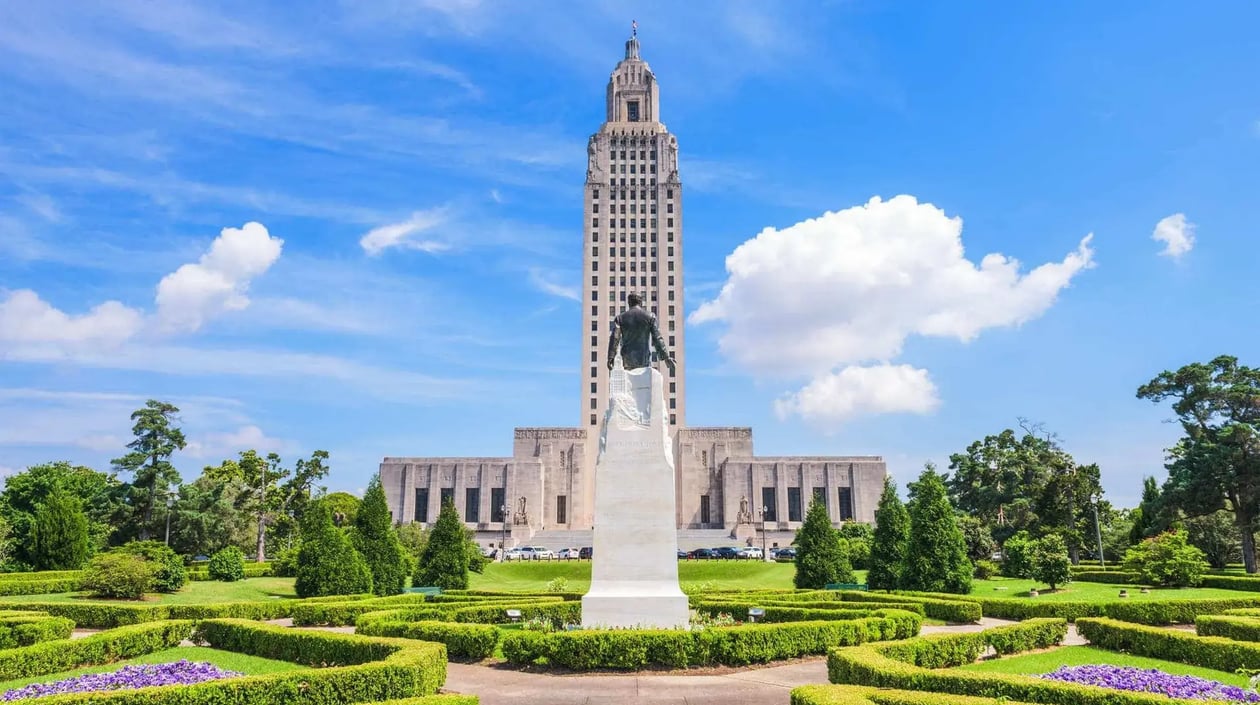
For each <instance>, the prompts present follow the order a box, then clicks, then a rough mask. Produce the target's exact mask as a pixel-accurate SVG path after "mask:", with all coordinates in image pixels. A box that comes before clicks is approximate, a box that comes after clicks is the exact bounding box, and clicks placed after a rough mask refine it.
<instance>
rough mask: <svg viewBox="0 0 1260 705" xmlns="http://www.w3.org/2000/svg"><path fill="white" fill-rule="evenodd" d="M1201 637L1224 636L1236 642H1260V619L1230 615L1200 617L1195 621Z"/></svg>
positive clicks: (1195, 626) (1196, 631) (1196, 630)
mask: <svg viewBox="0 0 1260 705" xmlns="http://www.w3.org/2000/svg"><path fill="white" fill-rule="evenodd" d="M1194 631H1195V633H1196V634H1198V635H1199V636H1223V637H1225V638H1227V639H1233V640H1235V641H1260V618H1257V617H1254V616H1252V617H1242V616H1230V615H1208V614H1204V615H1199V616H1198V618H1196V619H1195V620H1194Z"/></svg>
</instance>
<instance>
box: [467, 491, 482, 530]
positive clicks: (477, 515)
mask: <svg viewBox="0 0 1260 705" xmlns="http://www.w3.org/2000/svg"><path fill="white" fill-rule="evenodd" d="M464 521H466V522H468V523H469V524H476V523H477V522H478V521H481V488H480V487H469V488H467V489H465V490H464Z"/></svg>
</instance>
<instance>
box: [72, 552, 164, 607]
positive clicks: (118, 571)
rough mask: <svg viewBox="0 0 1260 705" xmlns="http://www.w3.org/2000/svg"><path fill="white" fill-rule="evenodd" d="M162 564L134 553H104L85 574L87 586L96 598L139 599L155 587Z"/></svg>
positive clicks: (93, 561) (90, 565) (96, 558)
mask: <svg viewBox="0 0 1260 705" xmlns="http://www.w3.org/2000/svg"><path fill="white" fill-rule="evenodd" d="M157 571H158V566H156V565H154V564H152V563H150V562H149V561H146V560H145V559H143V558H141V557H140V556H137V555H133V554H130V553H112V552H111V553H102V554H101V555H99V556H97V557H95V558H93V559H92V562H91V563H90V564H89V565H88V567H87V570H86V571H84V573H83V589H85V590H90V591H91V592H92V594H93V595H94V596H96V597H116V598H124V599H128V600H138V599H140V598H141V597H143V596H144V593H145V592H146V591H147V590H151V589H152V587H153V578H154V576H155V575H156V574H157Z"/></svg>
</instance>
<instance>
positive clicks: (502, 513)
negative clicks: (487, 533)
mask: <svg viewBox="0 0 1260 705" xmlns="http://www.w3.org/2000/svg"><path fill="white" fill-rule="evenodd" d="M499 520H500V523H501V526H500V527H499V555H498V556H497V557H496V559H495V563H502V562H503V554H504V553H506V552H507V505H506V504H500V505H499Z"/></svg>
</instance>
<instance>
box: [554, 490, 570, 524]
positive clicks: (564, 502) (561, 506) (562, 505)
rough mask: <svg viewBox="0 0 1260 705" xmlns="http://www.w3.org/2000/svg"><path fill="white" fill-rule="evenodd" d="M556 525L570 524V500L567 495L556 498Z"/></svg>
mask: <svg viewBox="0 0 1260 705" xmlns="http://www.w3.org/2000/svg"><path fill="white" fill-rule="evenodd" d="M556 523H557V524H568V523H569V498H568V497H566V496H565V495H557V496H556Z"/></svg>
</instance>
